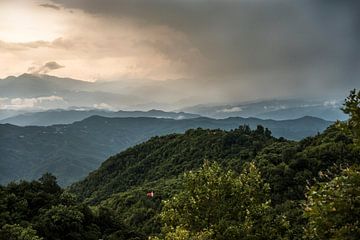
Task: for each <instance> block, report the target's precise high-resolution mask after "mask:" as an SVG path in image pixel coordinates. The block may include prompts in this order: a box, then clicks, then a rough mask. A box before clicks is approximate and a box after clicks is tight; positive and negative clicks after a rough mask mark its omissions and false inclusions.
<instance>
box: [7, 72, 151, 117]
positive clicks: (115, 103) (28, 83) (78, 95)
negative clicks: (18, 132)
mask: <svg viewBox="0 0 360 240" xmlns="http://www.w3.org/2000/svg"><path fill="white" fill-rule="evenodd" d="M97 84H98V83H92V82H86V81H80V80H75V79H71V78H59V77H55V76H49V75H34V74H22V75H20V76H17V77H15V76H9V77H7V78H5V79H0V98H1V99H3V105H7V107H8V108H13V109H20V108H22V107H26V108H28V109H30V110H31V109H32V110H34V109H35V110H36V109H55V108H68V107H71V106H84V107H90V108H97V107H98V106H102V107H103V106H105V107H108V108H111V107H116V108H120V107H124V106H128V105H133V104H139V103H143V102H144V100H142V97H139V96H135V95H126V94H121V93H111V92H106V91H103V90H102V89H101V88H100V87H97ZM0 107H1V105H0Z"/></svg>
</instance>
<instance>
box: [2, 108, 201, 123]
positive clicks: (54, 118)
mask: <svg viewBox="0 0 360 240" xmlns="http://www.w3.org/2000/svg"><path fill="white" fill-rule="evenodd" d="M93 115H98V116H103V117H154V118H171V119H188V118H197V117H201V116H200V115H198V114H190V113H184V112H178V113H177V112H165V111H161V110H150V111H117V112H114V111H107V110H99V109H90V110H63V109H58V110H49V111H44V112H28V113H24V114H20V115H17V116H13V117H9V118H5V119H3V120H0V124H4V123H9V124H13V125H17V126H49V125H54V124H69V123H73V122H75V121H81V120H83V119H85V118H88V117H90V116H93Z"/></svg>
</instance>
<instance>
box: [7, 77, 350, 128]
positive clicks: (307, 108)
mask: <svg viewBox="0 0 360 240" xmlns="http://www.w3.org/2000/svg"><path fill="white" fill-rule="evenodd" d="M135 82H136V81H135ZM181 89H182V88H181V87H180V85H179V86H178V85H176V84H175V83H174V82H171V81H170V82H168V81H165V82H151V83H148V85H146V83H142V84H140V85H139V84H138V85H137V84H136V83H133V84H131V83H129V82H126V83H125V82H120V81H113V82H86V81H80V80H75V79H71V78H59V77H55V76H49V75H33V74H22V75H19V76H9V77H7V78H5V79H0V119H4V118H7V117H12V116H15V115H19V114H21V113H24V111H26V112H29V111H31V112H34V111H36V112H39V111H46V110H50V109H69V108H71V107H73V106H75V107H81V108H85V109H101V110H111V111H116V110H119V109H140V110H148V109H152V108H156V109H167V110H169V109H170V110H172V111H174V110H176V109H178V110H176V111H180V112H187V113H192V114H196V115H201V116H205V117H210V118H228V117H257V118H262V119H274V120H285V119H296V118H300V117H304V116H314V117H319V118H322V119H326V120H329V121H335V120H337V119H339V120H344V119H345V118H346V116H345V115H344V114H343V113H342V112H341V110H340V107H341V104H342V102H343V99H320V100H311V99H305V100H304V99H279V100H261V101H260V100H259V101H255V102H244V103H234V104H216V103H214V104H212V105H195V106H192V105H191V104H196V103H197V102H196V101H192V100H191V96H188V95H186V94H185V93H184V92H183V91H182V90H181ZM189 94H190V93H189ZM192 94H196V93H192ZM182 98H184V99H182ZM189 103H190V105H189ZM183 106H189V107H183ZM16 111H20V112H17V113H16ZM14 112H15V113H14ZM76 114H78V115H86V114H84V113H74V115H76ZM100 115H104V114H100ZM87 116H88V115H87ZM104 116H108V115H106V114H105V115H104ZM74 119H75V120H81V119H78V118H74ZM16 121H20V120H16ZM20 122H21V121H20ZM26 122H27V121H25V122H24V123H26ZM35 122H36V121H35ZM53 123H68V121H64V122H61V121H59V122H56V121H54V122H53ZM47 124H51V123H50V122H48V123H47ZM21 125H25V124H21Z"/></svg>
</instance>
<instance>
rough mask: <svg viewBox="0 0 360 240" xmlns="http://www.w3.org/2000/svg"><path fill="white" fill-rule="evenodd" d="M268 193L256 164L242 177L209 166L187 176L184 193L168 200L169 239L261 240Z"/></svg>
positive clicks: (165, 212) (164, 218)
mask: <svg viewBox="0 0 360 240" xmlns="http://www.w3.org/2000/svg"><path fill="white" fill-rule="evenodd" d="M268 191H269V186H268V185H267V184H265V183H264V182H263V181H262V178H261V176H260V173H259V171H258V170H257V168H256V167H255V165H254V163H250V164H249V165H248V166H247V167H246V168H245V169H244V171H243V172H242V173H241V174H240V176H238V177H237V176H236V175H235V173H233V172H231V171H224V170H223V169H222V168H221V167H220V166H219V165H218V164H216V163H213V164H209V163H205V164H204V166H203V167H202V168H201V169H200V170H198V171H195V172H189V173H187V174H186V176H185V181H184V190H182V191H181V192H180V193H179V194H176V195H175V196H174V197H172V198H171V199H169V200H166V201H164V208H163V212H162V213H161V218H162V221H163V222H164V227H163V233H164V235H165V239H186V238H187V239H261V236H262V235H264V234H265V233H266V229H262V227H261V225H262V224H263V222H264V217H265V216H266V214H267V209H268V208H269V200H268V194H267V193H268Z"/></svg>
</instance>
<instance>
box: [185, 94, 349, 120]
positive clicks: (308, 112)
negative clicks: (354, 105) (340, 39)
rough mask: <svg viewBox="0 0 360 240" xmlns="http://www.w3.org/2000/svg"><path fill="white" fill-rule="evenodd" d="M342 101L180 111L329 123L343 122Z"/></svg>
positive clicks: (262, 103)
mask: <svg viewBox="0 0 360 240" xmlns="http://www.w3.org/2000/svg"><path fill="white" fill-rule="evenodd" d="M341 106H342V100H301V99H283V100H264V101H255V102H245V103H238V104H228V105H196V106H192V107H186V108H182V109H181V111H185V112H189V113H196V114H200V115H202V116H206V117H211V118H227V117H258V118H261V119H274V120H285V119H296V118H301V117H304V116H313V117H318V118H322V119H326V120H329V121H335V120H345V119H346V115H345V114H344V113H343V112H342V111H341V110H340V108H341Z"/></svg>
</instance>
